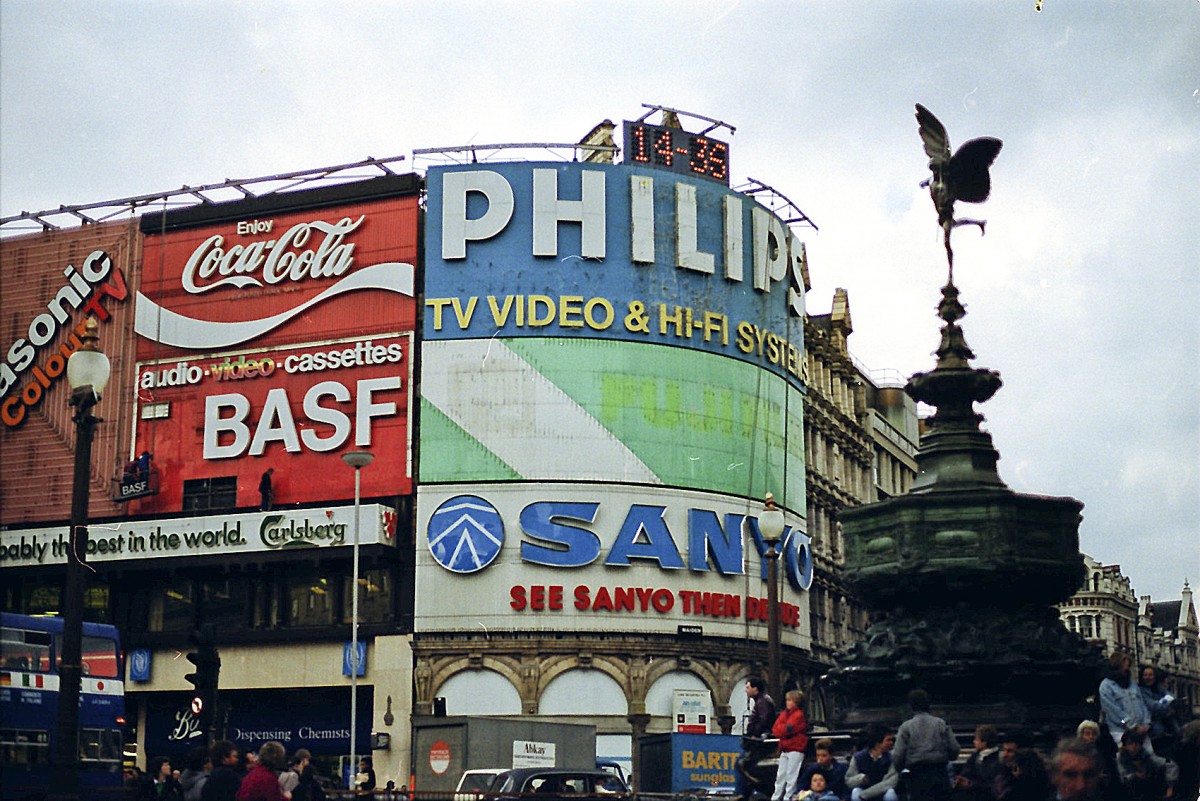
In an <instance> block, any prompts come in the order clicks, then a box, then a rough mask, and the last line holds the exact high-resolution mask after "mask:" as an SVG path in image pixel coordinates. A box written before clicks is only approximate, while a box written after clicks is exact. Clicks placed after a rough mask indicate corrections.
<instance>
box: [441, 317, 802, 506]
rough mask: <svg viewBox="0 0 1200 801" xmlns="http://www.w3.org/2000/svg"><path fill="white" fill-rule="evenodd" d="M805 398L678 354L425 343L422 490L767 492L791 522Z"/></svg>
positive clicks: (713, 361)
mask: <svg viewBox="0 0 1200 801" xmlns="http://www.w3.org/2000/svg"><path fill="white" fill-rule="evenodd" d="M802 397H803V396H802V394H801V392H800V391H798V390H796V389H794V388H789V387H788V385H787V383H786V382H785V381H784V380H783V379H782V378H780V377H778V376H775V375H773V374H771V373H769V372H767V371H766V370H763V369H761V368H760V367H756V366H754V365H752V364H747V363H745V362H742V361H739V360H736V359H730V358H726V357H724V356H719V355H714V354H710V353H703V352H697V351H692V350H687V349H683V348H672V347H663V346H661V345H649V344H645V345H643V344H638V343H627V342H615V341H603V340H582V339H561V338H553V339H552V338H521V339H505V340H500V339H477V340H445V341H437V342H429V341H427V342H425V343H424V345H423V351H422V378H421V426H420V436H421V450H420V465H419V468H418V470H419V480H420V482H422V483H425V484H430V483H461V482H492V481H521V480H542V481H553V480H568V481H605V482H622V483H637V484H649V485H664V486H670V487H682V488H689V489H701V490H709V491H715V492H722V493H729V494H733V495H741V496H745V497H754V498H761V497H762V496H763V494H764V493H766V492H768V491H769V492H774V493H775V495H776V497H777V498H779V499H780V501H781V502H782V503H783V504H784V505H785V506H787V507H789V508H792V509H795V510H797V511H798V512H801V513H802V511H803V509H804V505H805V504H804V433H803V431H804V429H803V417H802V408H801V406H802ZM785 476H786V477H787V480H786V483H785V478H784V477H785Z"/></svg>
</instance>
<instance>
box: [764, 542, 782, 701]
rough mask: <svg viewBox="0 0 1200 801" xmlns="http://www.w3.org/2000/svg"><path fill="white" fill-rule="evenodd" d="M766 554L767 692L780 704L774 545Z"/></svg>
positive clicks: (777, 602) (777, 569)
mask: <svg viewBox="0 0 1200 801" xmlns="http://www.w3.org/2000/svg"><path fill="white" fill-rule="evenodd" d="M769 547H770V549H771V550H770V551H768V552H767V692H768V693H770V694H771V697H772V698H774V699H775V703H777V704H780V707H779V708H780V709H783V706H782V703H783V702H782V698H781V696H780V692H781V688H780V679H781V676H780V675H779V553H778V552H777V551H776V550H775V543H771V544H770V545H769Z"/></svg>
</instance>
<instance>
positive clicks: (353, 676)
mask: <svg viewBox="0 0 1200 801" xmlns="http://www.w3.org/2000/svg"><path fill="white" fill-rule="evenodd" d="M361 492H362V468H361V467H357V466H356V467H355V468H354V557H353V562H354V566H353V567H352V568H351V579H350V592H351V597H352V598H353V600H352V601H351V602H350V784H351V786H352V787H353V785H354V777H355V776H356V775H358V512H359V508H360V506H361V497H362V496H361Z"/></svg>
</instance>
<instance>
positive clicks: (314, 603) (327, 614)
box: [286, 574, 335, 626]
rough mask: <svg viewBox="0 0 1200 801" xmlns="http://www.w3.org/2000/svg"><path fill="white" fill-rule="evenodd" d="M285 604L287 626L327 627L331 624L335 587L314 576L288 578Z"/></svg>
mask: <svg viewBox="0 0 1200 801" xmlns="http://www.w3.org/2000/svg"><path fill="white" fill-rule="evenodd" d="M286 581H287V602H288V616H287V625H289V626H329V625H332V624H333V610H334V599H333V592H334V589H335V585H334V584H333V583H332V582H330V580H329V579H327V578H320V577H318V576H316V575H312V574H310V575H309V576H300V577H288V578H287V579H286Z"/></svg>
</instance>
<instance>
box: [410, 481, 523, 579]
mask: <svg viewBox="0 0 1200 801" xmlns="http://www.w3.org/2000/svg"><path fill="white" fill-rule="evenodd" d="M427 533H428V535H429V551H430V553H432V554H433V558H434V559H436V560H437V563H438V564H439V565H441V566H442V567H444V568H446V569H447V570H450V571H453V572H454V573H474V572H476V571H477V570H482V569H483V568H485V567H487V566H488V565H490V564H491V563H492V562H493V561H494V560H495V558H496V557H497V556H499V555H500V549H501V547H502V546H503V545H504V521H503V520H502V519H501V518H500V513H499V512H498V511H496V507H495V506H492V505H491V504H490V503H488V502H487V501H485V500H484V499H483V498H480V497H478V496H476V495H457V496H455V497H453V498H450V499H449V500H446V501H444V502H443V503H442V505H441V506H439V507H438V508H437V510H436V511H434V513H433V515H432V516H431V517H430V518H429V528H428V532H427Z"/></svg>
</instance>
